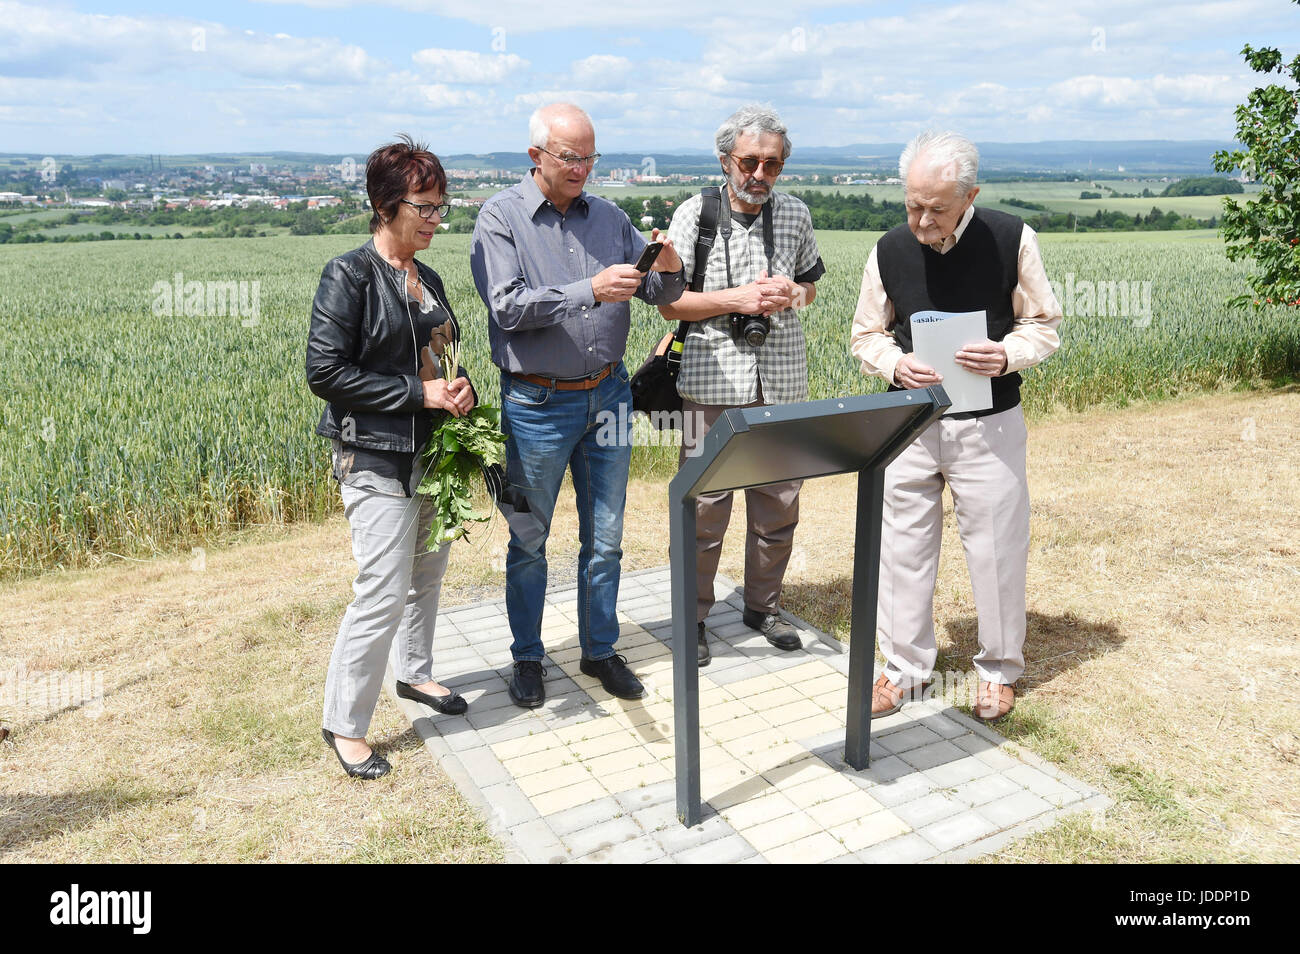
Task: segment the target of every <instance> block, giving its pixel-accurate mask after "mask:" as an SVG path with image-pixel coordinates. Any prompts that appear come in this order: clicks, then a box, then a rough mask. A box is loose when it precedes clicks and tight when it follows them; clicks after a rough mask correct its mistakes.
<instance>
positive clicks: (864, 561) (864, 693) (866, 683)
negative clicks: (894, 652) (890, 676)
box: [844, 467, 885, 769]
mask: <svg viewBox="0 0 1300 954" xmlns="http://www.w3.org/2000/svg"><path fill="white" fill-rule="evenodd" d="M884 499H885V468H884V467H870V468H868V469H866V470H860V471H858V524H857V531H856V535H855V538H854V541H853V554H854V555H853V610H852V612H853V618H852V627H851V629H850V631H849V704H848V711H847V713H846V716H845V731H844V761H846V762H848V763H849V765H851V766H853V767H854V768H855V769H864V768H866V767H867V766H868V765H869V764H870V763H871V685H872V683H873V682H874V681H875V679H874V676H875V663H876V597H877V595H878V593H879V590H880V521H881V516H882V513H883V509H884Z"/></svg>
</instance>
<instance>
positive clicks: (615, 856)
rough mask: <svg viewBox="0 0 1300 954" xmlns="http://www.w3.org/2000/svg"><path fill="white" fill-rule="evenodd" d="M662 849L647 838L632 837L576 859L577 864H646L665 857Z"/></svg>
mask: <svg viewBox="0 0 1300 954" xmlns="http://www.w3.org/2000/svg"><path fill="white" fill-rule="evenodd" d="M667 857H668V856H667V855H666V854H664V850H663V849H662V848H660V847H659V846H658V845H657V844H655V842H654V841H653V840H651V839H649V838H644V837H642V838H633V839H632V840H631V841H625V842H623V843H622V844H618V845H614V846H613V847H612V848H603V849H601V850H599V851H595V852H592V853H591V854H589V855H586V856H585V857H582V858H579V859H577V862H578V864H601V865H648V864H650V863H652V862H654V861H659V860H660V859H666V858H667Z"/></svg>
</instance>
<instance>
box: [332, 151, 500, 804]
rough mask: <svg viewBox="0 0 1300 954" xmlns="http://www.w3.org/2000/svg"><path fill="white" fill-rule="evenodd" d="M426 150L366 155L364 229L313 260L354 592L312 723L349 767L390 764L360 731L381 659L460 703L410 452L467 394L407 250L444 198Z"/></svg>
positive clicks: (430, 231)
mask: <svg viewBox="0 0 1300 954" xmlns="http://www.w3.org/2000/svg"><path fill="white" fill-rule="evenodd" d="M446 188H447V176H446V174H445V173H444V172H443V169H442V164H441V163H440V162H439V161H438V157H437V156H435V155H434V154H433V153H431V152H430V151H429V150H428V149H427V148H426V147H425V146H424V145H423V144H420V143H416V142H414V141H412V140H411V139H410V137H407V136H403V137H401V138H400V139H399V141H397V142H394V143H390V144H388V145H385V146H382V147H380V148H379V149H376V150H375V151H374V152H373V153H371V154H370V158H369V159H368V160H367V162H366V191H367V193H368V194H369V196H370V206H371V208H372V209H373V210H374V214H373V215H372V216H371V220H370V231H371V233H372V237H371V239H370V241H368V242H367V243H366V244H365V245H363V246H362V247H361V248H358V249H354V250H353V251H351V252H347V253H346V254H344V255H340V256H339V257H338V258H335V259H333V260H331V261H330V262H329V263H328V264H327V265H326V266H325V269H324V271H323V272H322V273H321V280H320V285H319V287H318V288H317V290H316V298H315V301H314V302H313V304H312V314H311V329H310V331H309V333H308V339H307V383H308V385H309V387H310V388H311V390H312V393H313V394H315V395H316V396H317V397H320V398H322V399H323V400H324V401H325V402H326V407H325V410H324V412H323V413H322V414H321V419H320V424H319V425H318V426H317V428H316V432H317V433H318V434H320V435H322V436H324V437H328V438H330V439H331V440H332V441H333V450H334V455H333V475H334V478H335V479H336V480H337V481H338V483H339V490H340V492H341V494H342V496H343V510H344V513H345V514H346V515H347V518H348V523H349V524H350V526H351V528H352V553H353V556H354V557H355V558H356V561H357V577H356V581H355V582H354V583H353V584H352V589H353V593H354V594H355V598H354V599H353V600H352V602H351V604H349V605H348V608H347V611H346V612H345V613H344V614H343V621H342V623H341V624H340V625H339V633H338V638H337V640H336V641H335V643H334V652H333V655H332V656H331V658H330V665H329V673H328V675H327V676H326V680H325V712H324V718H323V721H322V726H323V727H322V729H321V735H322V737H323V738H324V739H325V742H326V743H327V744H328V745H329V746H330V747H331V748H332V749H333V750H334V753H335V755H337V756H338V760H339V762H340V763H342V765H343V768H344V770H345V771H346V772H347V774H348V775H351V776H355V777H359V778H366V779H374V778H379V777H380V776H382V775H386V774H388V772H389V771H391V769H392V766H391V765H390V764H389V763H388V761H387V759H385V758H384V757H383V756H382V755H380V754H379V753H377V752H375V751H374V750H373V749H372V748H371V747H370V746H369V745H368V744H367V743H366V739H365V735H366V732H367V730H368V729H369V727H370V720H371V717H372V715H373V714H374V709H375V704H376V703H377V702H378V699H379V692H380V689H381V688H382V681H383V676H384V668H385V664H386V663H389V664H391V665H392V668H393V673H394V674H395V676H396V678H397V694H398V695H399V696H401V697H403V698H406V699H413V700H415V701H416V702H419V703H421V704H423V705H426V706H428V707H429V708H431V709H433V710H435V711H437V712H441V713H444V714H447V715H459V714H461V713H463V712H465V711H466V709H467V708H468V706H467V704H466V702H465V700H464V699H462V698H461V697H460V696H459V695H458V694H457V693H455V692H454V691H452V690H450V689H447V688H445V687H444V686H442V685H440V684H439V683H438V682H437V681H436V680H435V679H434V678H433V659H432V656H433V634H434V624H435V621H436V619H437V615H438V594H439V591H440V590H441V588H442V578H443V574H444V573H445V572H446V569H447V556H448V549H449V547H448V546H441V547H438V548H436V549H434V550H428V551H426V550H425V541H426V540H427V539H428V536H429V527H430V523H431V521H432V519H433V512H434V511H433V504H432V502H431V501H430V500H429V498H427V497H425V496H423V495H421V494H419V493H417V492H416V488H418V487H419V484H420V479H421V477H422V476H423V474H422V473H421V467H420V465H419V459H420V452H421V450H422V449H423V447H424V445H425V443H426V442H427V441H428V439H429V435H430V434H431V433H432V432H433V428H434V425H435V423H436V421H437V419H438V418H439V417H441V416H442V415H444V414H451V415H453V416H456V417H459V416H461V415H463V414H467V413H469V411H470V410H471V409H472V408H473V407H474V402H475V393H474V389H473V387H472V386H471V385H470V382H469V379H468V377H467V376H466V375H465V372H464V369H463V368H459V367H456V368H446V369H444V368H443V367H442V362H441V356H442V354H443V350H444V346H445V343H446V342H448V341H453V342H457V343H459V340H460V328H459V326H458V325H457V323H456V318H455V316H454V315H453V314H452V311H451V306H450V305H449V304H448V301H447V295H446V292H445V291H444V289H443V285H442V280H441V279H440V278H439V277H438V274H437V272H435V271H434V270H433V269H432V268H430V267H429V266H428V265H425V264H424V263H423V262H419V261H417V260H416V258H415V254H416V252H419V251H422V250H423V249H426V248H428V246H429V240H430V239H432V238H433V235H434V233H435V232H436V231H437V228H438V226H439V224H440V223H441V222H442V220H443V219H444V218H445V217H446V216H447V213H448V212H449V211H450V207H449V205H448V204H447V202H446Z"/></svg>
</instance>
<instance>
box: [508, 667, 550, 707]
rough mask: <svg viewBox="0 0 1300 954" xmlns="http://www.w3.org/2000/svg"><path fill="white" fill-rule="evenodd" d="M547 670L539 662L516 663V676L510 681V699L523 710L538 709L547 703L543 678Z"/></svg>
mask: <svg viewBox="0 0 1300 954" xmlns="http://www.w3.org/2000/svg"><path fill="white" fill-rule="evenodd" d="M544 675H546V669H545V668H543V666H542V664H541V663H539V662H534V661H532V660H531V659H525V660H524V661H522V662H517V663H515V675H514V678H513V679H511V680H510V686H509V691H510V698H511V700H513V701H514V704H515V705H517V706H519V707H521V708H523V709H536V708H537V707H539V706H540V705H542V703H544V702H545V701H546V684H545V683H544V682H542V677H543V676H544Z"/></svg>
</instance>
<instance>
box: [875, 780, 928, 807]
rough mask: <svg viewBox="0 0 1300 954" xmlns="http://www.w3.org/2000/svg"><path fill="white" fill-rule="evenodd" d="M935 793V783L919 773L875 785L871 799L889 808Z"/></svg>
mask: <svg viewBox="0 0 1300 954" xmlns="http://www.w3.org/2000/svg"><path fill="white" fill-rule="evenodd" d="M932 791H934V783H933V782H931V781H930V780H929V779H928V778H926V777H925V776H924V775H921V774H920V773H919V772H913V773H911V774H910V775H901V776H899V777H898V778H895V779H893V780H892V781H889V782H883V783H881V784H879V785H875V786H873V787H872V789H871V797H872V798H874V799H875V800H876V801H878V802H880V804H882V805H884V806H885V807H887V808H892V807H893V806H895V805H903V804H905V803H907V802H911V801H915V800H916V799H918V798H924V797H925V796H926V795H929V794H930V793H931V792H932Z"/></svg>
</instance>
